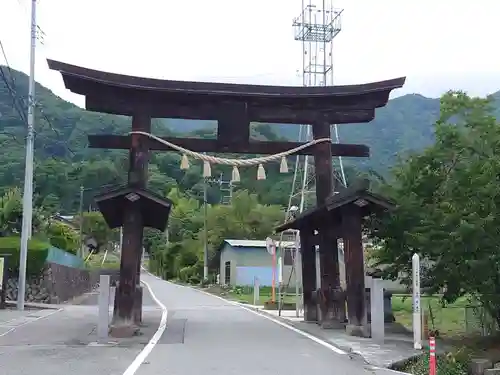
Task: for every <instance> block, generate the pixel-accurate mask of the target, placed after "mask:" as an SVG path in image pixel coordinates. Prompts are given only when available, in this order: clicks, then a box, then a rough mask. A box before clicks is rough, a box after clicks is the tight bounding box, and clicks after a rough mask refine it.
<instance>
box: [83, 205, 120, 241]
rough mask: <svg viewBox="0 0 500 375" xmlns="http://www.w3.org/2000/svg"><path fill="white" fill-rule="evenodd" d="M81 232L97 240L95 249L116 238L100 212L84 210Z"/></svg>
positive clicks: (114, 232)
mask: <svg viewBox="0 0 500 375" xmlns="http://www.w3.org/2000/svg"><path fill="white" fill-rule="evenodd" d="M79 220H80V219H79ZM82 229H83V233H84V234H85V235H86V236H88V237H92V238H94V239H95V240H96V242H97V251H99V250H100V249H101V247H103V246H106V245H108V244H109V242H110V241H113V240H116V239H117V233H116V231H114V230H111V229H110V228H109V227H108V224H107V223H106V221H105V220H104V217H103V216H102V214H101V213H100V212H85V213H84V214H83V228H82Z"/></svg>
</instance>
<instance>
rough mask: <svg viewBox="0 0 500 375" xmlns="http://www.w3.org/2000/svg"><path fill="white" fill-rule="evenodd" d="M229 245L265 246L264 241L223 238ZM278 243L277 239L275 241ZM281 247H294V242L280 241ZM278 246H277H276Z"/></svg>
mask: <svg viewBox="0 0 500 375" xmlns="http://www.w3.org/2000/svg"><path fill="white" fill-rule="evenodd" d="M224 242H225V243H227V244H228V245H229V246H232V247H262V248H265V247H266V241H259V240H231V239H226V240H224ZM276 244H277V245H279V241H277V242H276ZM281 244H282V247H295V243H294V242H292V241H281ZM278 247H279V246H278Z"/></svg>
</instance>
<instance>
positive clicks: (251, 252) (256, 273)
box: [219, 239, 301, 286]
mask: <svg viewBox="0 0 500 375" xmlns="http://www.w3.org/2000/svg"><path fill="white" fill-rule="evenodd" d="M282 247H283V251H282V252H281V253H282V254H283V256H282V265H283V266H282V267H283V282H284V283H287V282H288V280H289V279H290V273H291V272H292V268H293V259H292V251H293V250H294V243H293V242H289V241H283V242H282ZM219 251H220V264H219V270H220V273H219V274H220V279H219V282H220V283H221V284H224V285H232V286H235V285H239V286H244V285H247V286H248V285H253V283H254V278H255V277H257V278H258V279H259V283H260V285H262V286H271V285H272V278H273V264H272V262H273V260H272V259H273V257H272V256H271V255H270V254H269V253H268V252H267V249H266V241H258V240H230V239H227V240H224V242H223V243H222V245H221V246H220V248H219ZM278 253H280V252H279V249H278ZM299 261H300V259H299ZM300 269H301V267H300V263H299V267H298V271H299V274H300ZM277 278H278V276H276V279H277ZM294 282H295V277H291V279H290V284H289V285H290V286H294V285H295V284H294Z"/></svg>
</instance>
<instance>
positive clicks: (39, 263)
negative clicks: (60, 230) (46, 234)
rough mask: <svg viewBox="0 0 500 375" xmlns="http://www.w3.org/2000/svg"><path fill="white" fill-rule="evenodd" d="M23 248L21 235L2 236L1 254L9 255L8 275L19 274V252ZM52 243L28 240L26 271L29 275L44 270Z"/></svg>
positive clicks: (37, 273)
mask: <svg viewBox="0 0 500 375" xmlns="http://www.w3.org/2000/svg"><path fill="white" fill-rule="evenodd" d="M20 248H21V238H20V237H0V256H1V255H9V257H8V258H7V267H8V275H9V276H16V275H18V274H19V253H20ZM49 248H50V244H48V243H46V242H43V241H40V240H37V239H31V240H30V241H29V242H28V260H27V266H26V273H27V275H28V276H37V275H39V274H40V272H41V271H42V269H43V267H44V265H45V261H46V260H47V255H48V252H49Z"/></svg>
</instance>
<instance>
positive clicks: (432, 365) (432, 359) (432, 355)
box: [429, 336, 436, 375]
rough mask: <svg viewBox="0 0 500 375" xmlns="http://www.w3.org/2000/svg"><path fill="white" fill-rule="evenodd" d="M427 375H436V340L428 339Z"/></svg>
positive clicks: (432, 337)
mask: <svg viewBox="0 0 500 375" xmlns="http://www.w3.org/2000/svg"><path fill="white" fill-rule="evenodd" d="M429 375H436V339H435V338H434V336H431V337H429Z"/></svg>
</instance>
